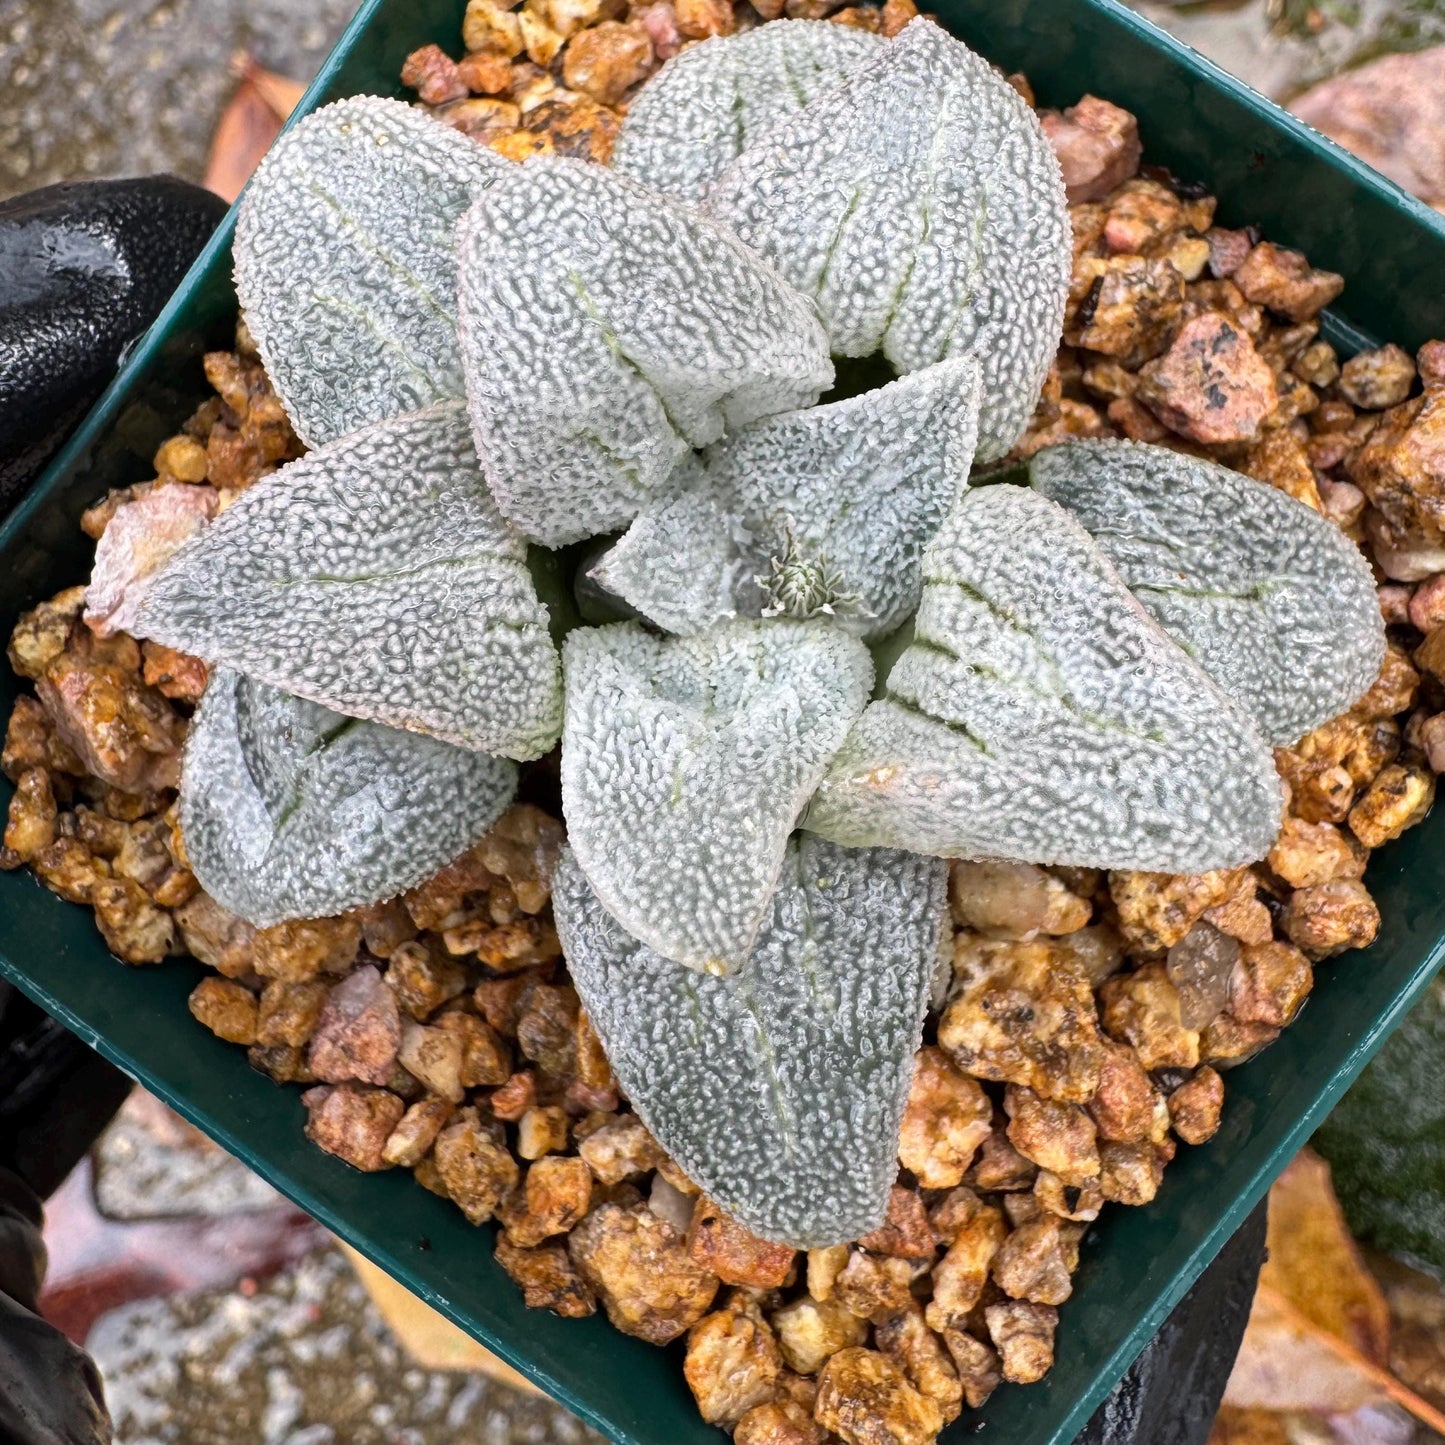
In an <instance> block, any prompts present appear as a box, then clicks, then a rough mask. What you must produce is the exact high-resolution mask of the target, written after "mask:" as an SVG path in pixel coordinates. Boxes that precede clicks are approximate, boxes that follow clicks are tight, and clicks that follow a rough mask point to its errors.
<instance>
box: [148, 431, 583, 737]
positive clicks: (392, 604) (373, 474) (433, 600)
mask: <svg viewBox="0 0 1445 1445" xmlns="http://www.w3.org/2000/svg"><path fill="white" fill-rule="evenodd" d="M137 631H138V632H139V633H140V634H141V635H142V636H145V637H151V638H155V639H156V640H158V641H160V642H164V643H166V644H167V645H168V646H171V647H176V648H179V649H181V650H182V651H184V652H188V653H193V654H195V655H196V656H198V657H202V658H204V659H205V660H206V661H207V662H210V663H216V664H221V665H224V666H227V667H233V668H235V669H236V670H237V671H240V672H244V673H246V674H248V675H249V676H252V677H256V678H259V679H261V680H262V681H265V682H270V683H273V684H274V685H275V686H277V687H282V688H285V689H286V690H287V691H290V692H294V693H297V694H298V695H299V696H302V697H306V698H310V699H311V700H312V701H313V702H319V703H321V704H323V705H324V706H326V707H330V708H334V709H335V710H336V711H337V712H343V713H346V714H348V715H349V716H354V717H365V718H370V719H372V720H373V721H375V722H380V723H385V724H387V725H388V726H392V727H403V728H409V729H412V730H413V731H416V732H423V733H430V734H431V735H432V736H434V737H437V738H441V739H443V740H444V741H447V742H452V743H457V744H459V745H460V746H462V747H468V748H474V749H476V750H478V751H480V752H488V753H495V754H498V755H500V756H503V757H510V758H518V759H526V758H535V757H539V756H540V755H541V754H542V753H544V752H546V751H547V749H548V748H550V747H551V746H552V745H553V743H554V742H556V740H557V737H558V734H559V733H560V731H561V723H562V679H561V667H560V661H559V658H558V656H557V650H556V648H555V647H554V646H553V644H552V639H551V637H550V635H549V633H548V616H547V609H546V608H545V607H544V606H543V605H542V604H541V602H540V601H538V599H537V593H536V589H535V588H534V586H533V584H532V578H531V574H530V573H529V572H528V570H527V563H526V551H525V548H524V546H523V544H522V542H521V541H520V540H519V539H518V538H517V537H516V536H514V535H513V534H512V532H511V531H510V530H509V529H508V528H507V525H506V523H505V522H503V520H502V518H501V516H500V515H499V514H498V512H497V509H496V506H495V505H494V503H493V502H492V499H491V497H490V496H489V495H488V493H487V488H486V484H485V483H484V481H483V479H482V475H481V472H480V471H479V470H478V467H477V460H476V455H475V453H474V452H473V450H472V442H471V435H470V431H469V428H468V426H467V419H466V414H465V408H464V407H463V406H462V405H461V404H460V403H458V402H446V403H442V404H441V405H439V406H436V407H432V408H429V409H428V410H426V411H422V412H417V413H415V414H414V415H411V416H404V417H397V418H396V419H394V420H392V421H388V422H382V423H379V424H377V425H375V426H371V427H367V428H365V429H363V430H362V431H359V432H357V433H355V434H354V435H352V436H349V437H346V438H344V439H343V440H341V441H339V442H332V443H331V444H330V445H328V446H325V447H322V448H320V449H319V450H317V451H314V452H311V453H309V454H308V455H307V456H305V457H302V458H301V460H300V461H296V462H292V463H291V464H290V465H289V466H286V467H283V468H282V469H281V471H279V472H277V473H275V474H274V475H272V476H270V477H267V478H264V479H263V480H262V481H261V482H259V483H257V484H256V485H255V486H254V487H252V488H250V489H249V490H248V491H246V492H245V493H244V494H243V495H242V496H241V497H239V498H238V499H237V500H236V501H235V502H234V503H233V504H232V505H231V506H230V507H228V508H226V510H225V511H223V512H222V513H221V514H220V516H219V517H217V519H216V520H215V521H214V522H212V523H211V524H210V526H209V527H207V528H206V530H205V531H204V532H202V533H201V534H200V535H199V536H197V537H196V538H194V539H193V540H192V541H191V542H189V543H188V544H186V546H184V547H183V548H182V549H181V550H180V551H178V552H177V553H176V554H175V556H174V557H172V558H171V560H170V562H169V563H168V564H167V565H166V567H165V568H164V569H163V570H162V571H161V572H159V573H158V574H156V576H155V577H154V578H153V579H151V580H150V582H149V583H148V584H147V587H146V591H145V594H144V596H143V598H142V600H141V603H140V607H139V622H138V624H137Z"/></svg>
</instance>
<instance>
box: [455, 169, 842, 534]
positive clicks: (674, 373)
mask: <svg viewBox="0 0 1445 1445" xmlns="http://www.w3.org/2000/svg"><path fill="white" fill-rule="evenodd" d="M458 237H459V241H458V244H459V257H460V261H459V264H460V288H461V289H460V306H461V317H462V321H461V341H462V362H463V366H464V369H465V372H466V382H467V396H468V398H469V400H470V403H471V415H472V424H473V427H474V430H475V434H476V442H477V451H478V454H479V455H480V456H481V458H482V465H483V467H484V468H485V470H486V474H487V480H488V482H489V483H490V484H491V488H492V493H493V495H494V496H495V497H496V499H497V505H498V506H499V507H500V508H501V509H502V511H503V513H504V514H505V515H506V516H507V518H508V519H509V520H510V521H511V522H512V524H513V525H514V526H515V527H516V528H517V529H518V530H519V531H521V532H522V533H523V535H525V536H527V537H530V538H531V539H532V540H534V541H537V542H541V543H543V544H544V545H546V546H549V547H555V546H560V545H562V544H564V543H567V542H575V541H580V540H581V539H582V538H584V537H591V536H597V535H598V534H600V533H603V532H609V531H615V530H617V529H618V528H620V527H623V526H625V525H626V524H627V523H628V522H630V521H631V520H632V518H633V517H635V516H636V515H637V513H638V512H640V511H641V510H642V508H643V507H645V506H646V505H647V504H648V503H649V502H651V501H653V500H655V499H656V498H658V497H659V496H662V495H667V494H668V486H669V480H670V478H671V477H672V476H673V474H674V471H675V470H676V468H677V467H678V464H679V463H680V462H682V461H683V460H684V459H685V458H686V457H687V456H688V454H689V453H690V452H691V451H692V450H693V449H694V448H697V447H703V446H707V445H708V444H709V443H711V442H715V441H717V440H718V439H719V438H720V437H721V436H722V435H723V433H724V432H725V431H731V430H733V429H735V428H737V427H741V426H745V425H746V424H747V423H748V422H750V421H755V420H756V419H757V418H758V417H761V416H768V415H771V414H772V413H773V412H778V411H787V410H789V409H790V408H793V407H800V406H811V405H812V404H813V403H814V402H815V401H817V399H818V397H819V395H820V394H821V393H822V392H823V391H824V389H826V388H827V387H828V386H829V385H831V383H832V380H833V363H832V361H831V360H830V359H829V356H828V343H827V338H826V337H825V336H824V334H823V330H822V327H821V326H820V325H819V324H818V320H817V317H816V316H815V315H814V314H813V309H812V307H811V306H810V305H809V304H808V302H807V301H806V300H805V299H804V298H803V297H801V296H799V295H798V294H797V293H796V292H795V291H793V290H792V288H791V287H789V286H788V285H786V284H785V283H784V282H783V281H782V280H781V279H780V278H779V277H778V275H777V274H776V272H774V271H773V270H772V268H771V267H769V266H767V265H765V264H764V263H763V262H762V261H761V260H760V259H759V258H758V257H757V256H756V255H755V254H754V253H753V252H752V251H750V250H749V249H748V248H747V247H746V246H744V245H743V244H742V243H741V242H740V241H738V239H737V238H736V237H735V236H733V235H731V234H729V233H728V232H727V231H725V230H724V229H722V228H721V227H719V226H717V225H715V224H714V223H713V222H711V221H708V220H705V219H704V218H702V217H701V216H699V215H697V214H696V213H695V212H693V211H690V210H687V209H685V208H683V207H681V206H679V205H676V204H674V203H673V202H671V201H668V200H666V199H665V198H664V197H662V196H659V195H657V194H655V193H653V192H651V191H649V190H648V189H647V188H646V187H645V186H641V185H639V184H638V183H637V182H635V181H631V180H628V179H627V178H626V177H624V176H618V175H613V174H612V173H611V172H610V171H608V170H606V169H605V168H604V167H602V166H597V165H588V164H586V163H584V162H581V161H574V160H567V159H562V158H554V157H547V158H542V159H538V160H534V161H531V162H529V163H528V164H527V165H525V166H519V167H516V168H515V169H514V170H513V171H512V172H510V173H509V174H508V175H507V176H506V177H505V178H504V179H502V180H500V181H498V182H497V183H496V184H495V185H493V186H492V187H491V189H490V190H489V191H488V192H487V193H486V194H485V195H484V196H483V197H482V199H481V200H480V201H478V202H477V204H476V206H474V207H473V209H472V210H471V211H469V212H468V213H467V215H466V216H465V217H464V218H463V221H462V223H461V227H460V229H459V233H458Z"/></svg>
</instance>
